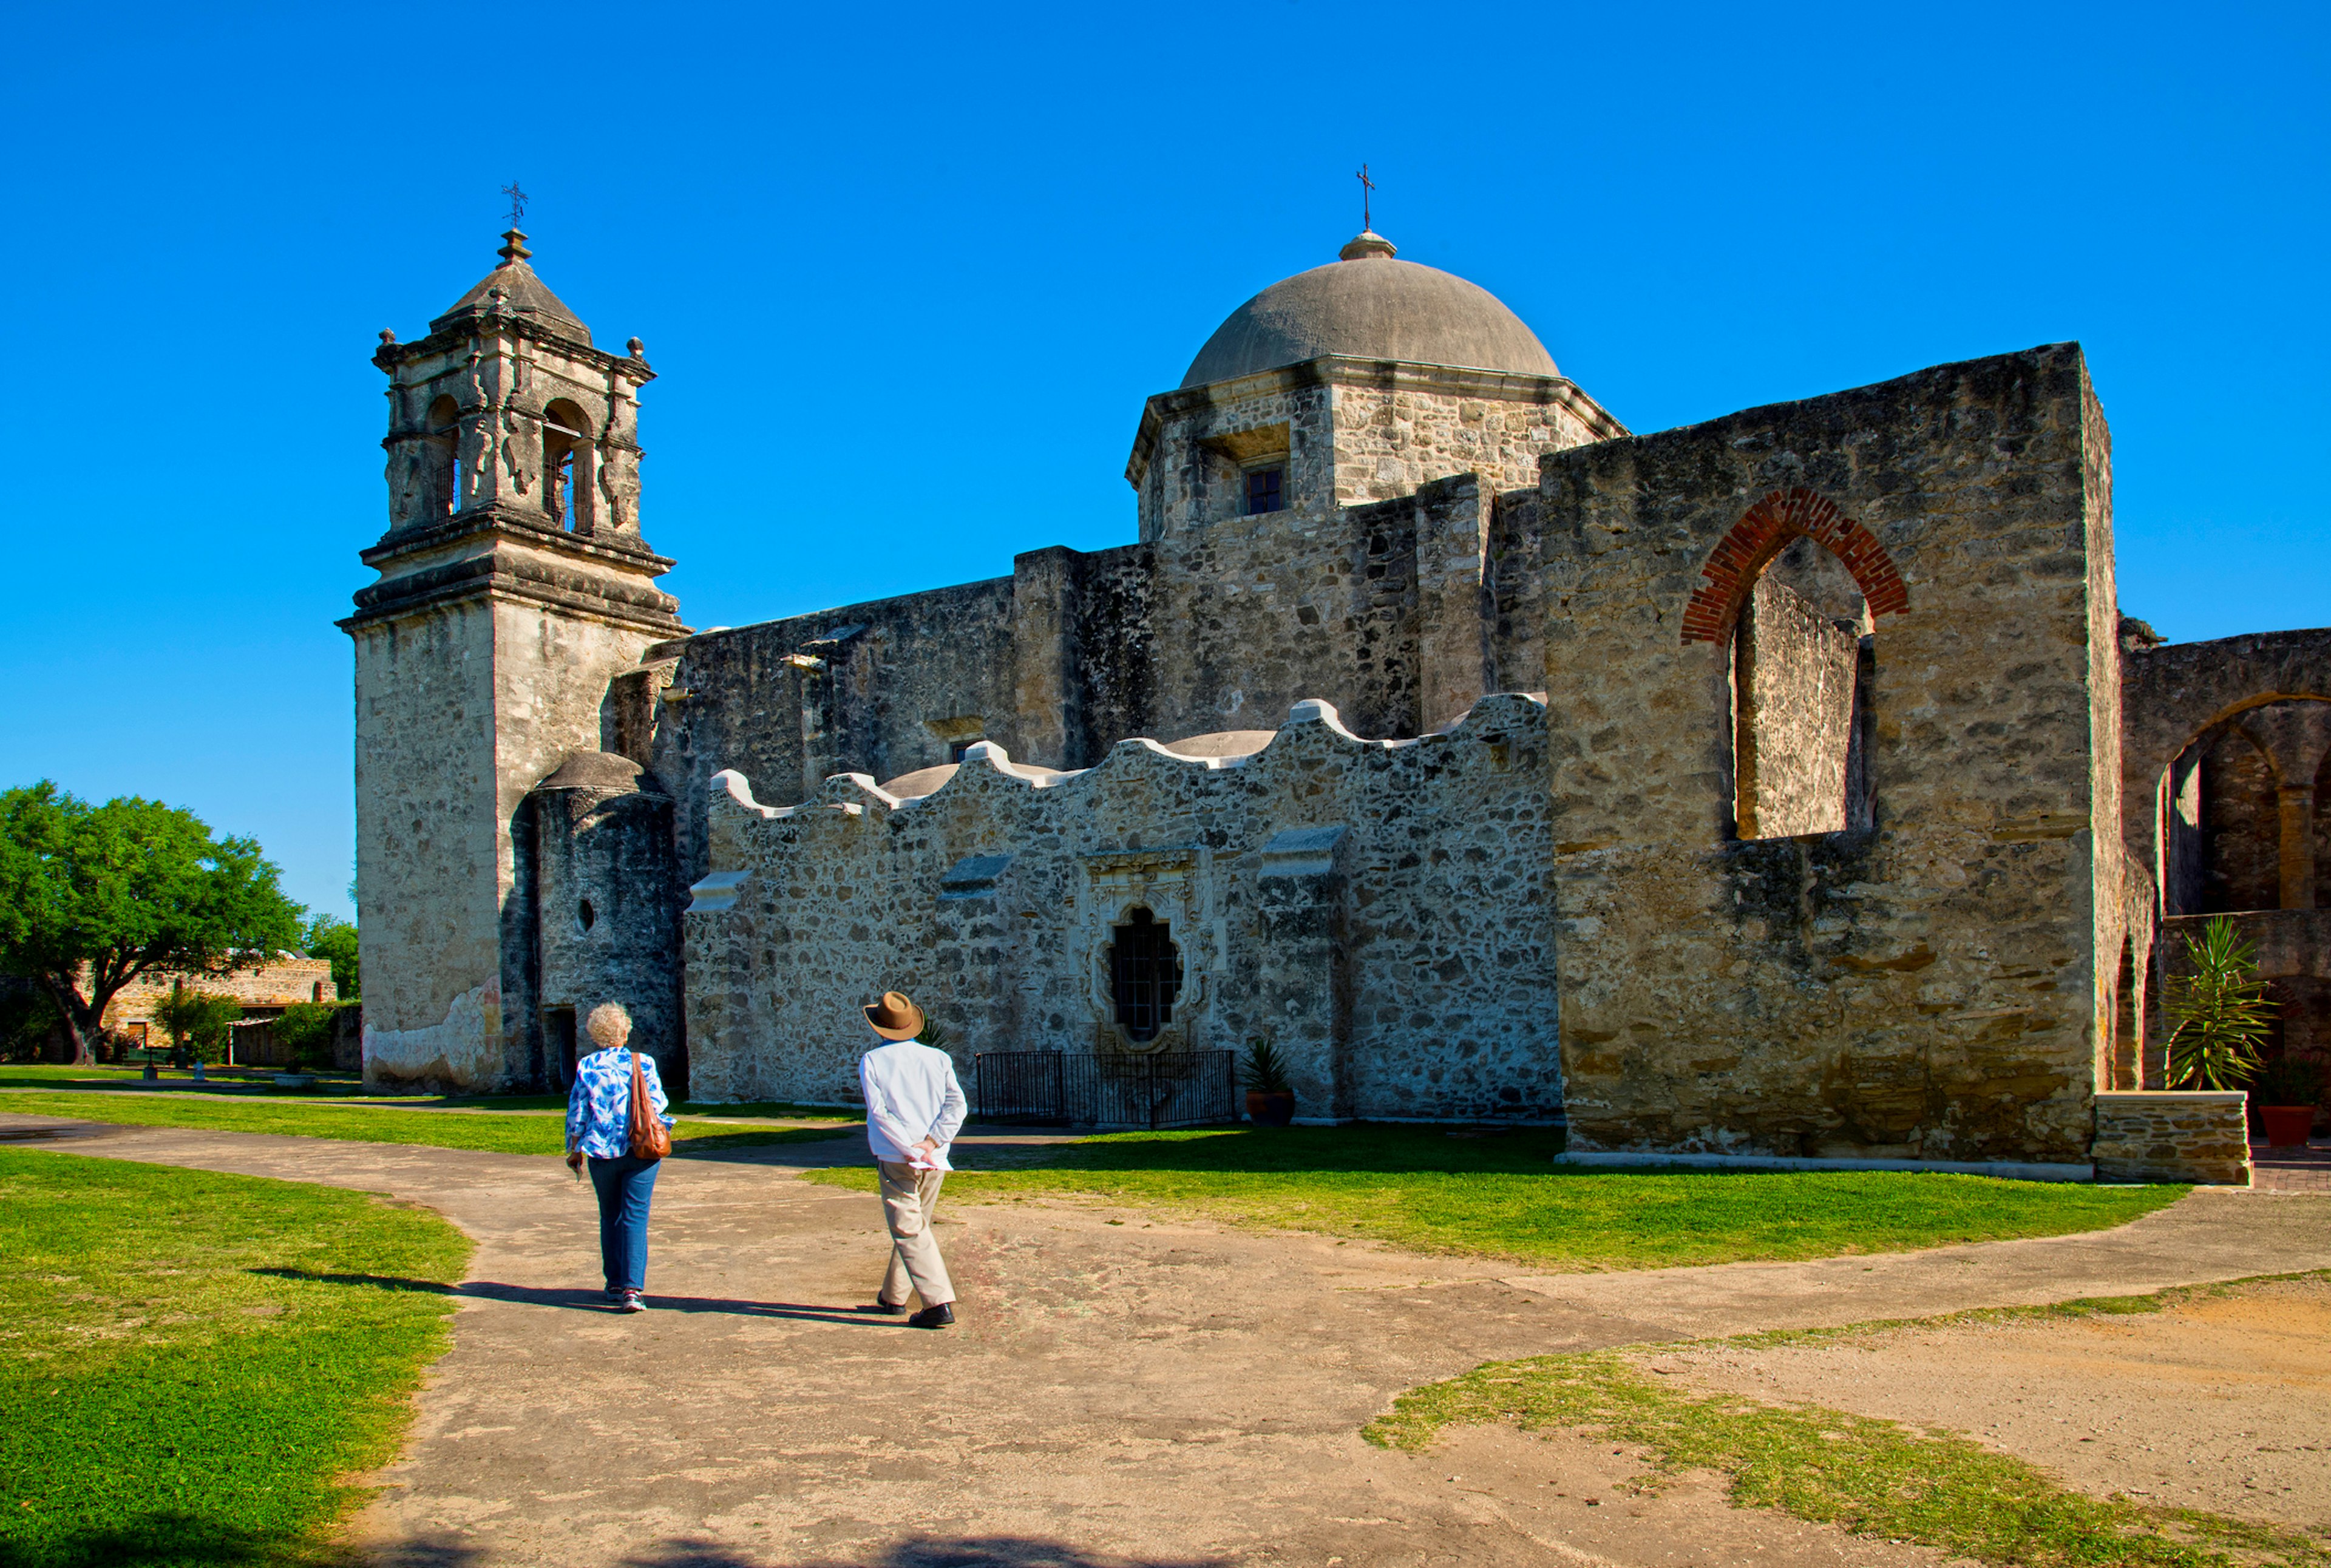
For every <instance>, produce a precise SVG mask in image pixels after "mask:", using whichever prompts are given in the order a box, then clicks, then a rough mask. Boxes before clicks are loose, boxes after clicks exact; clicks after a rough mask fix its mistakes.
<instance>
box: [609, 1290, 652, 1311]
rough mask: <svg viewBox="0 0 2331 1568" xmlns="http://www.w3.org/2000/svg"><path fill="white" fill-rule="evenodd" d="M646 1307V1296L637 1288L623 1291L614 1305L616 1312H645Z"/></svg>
mask: <svg viewBox="0 0 2331 1568" xmlns="http://www.w3.org/2000/svg"><path fill="white" fill-rule="evenodd" d="M647 1309H648V1304H647V1298H646V1297H645V1296H643V1295H642V1293H641V1292H639V1291H637V1290H626V1291H624V1292H623V1300H622V1302H620V1303H619V1304H618V1305H617V1306H616V1307H615V1310H616V1311H618V1312H645V1311H646V1310H647Z"/></svg>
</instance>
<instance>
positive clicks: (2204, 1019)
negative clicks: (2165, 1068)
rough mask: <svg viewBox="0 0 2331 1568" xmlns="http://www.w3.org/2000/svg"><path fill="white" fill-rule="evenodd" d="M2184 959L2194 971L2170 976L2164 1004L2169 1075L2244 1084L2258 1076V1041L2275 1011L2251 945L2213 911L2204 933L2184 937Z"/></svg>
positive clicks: (2202, 1083)
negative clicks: (2167, 1019)
mask: <svg viewBox="0 0 2331 1568" xmlns="http://www.w3.org/2000/svg"><path fill="white" fill-rule="evenodd" d="M2185 959H2186V962H2187V963H2189V964H2191V965H2193V973H2192V974H2175V975H2172V976H2170V980H2169V993H2168V995H2167V997H2166V998H2165V1000H2164V1003H2163V1006H2164V1009H2165V1011H2166V1012H2167V1013H2168V1014H2169V1016H2170V1017H2171V1018H2173V1019H2174V1020H2175V1021H2176V1027H2175V1028H2174V1029H2173V1030H2171V1031H2170V1033H2169V1081H2170V1082H2171V1083H2173V1084H2174V1085H2175V1086H2176V1087H2177V1088H2188V1089H2193V1088H2200V1089H2235V1088H2242V1087H2243V1086H2244V1085H2246V1084H2248V1083H2249V1082H2250V1079H2252V1078H2254V1077H2256V1076H2257V1075H2258V1070H2259V1065H2260V1064H2259V1045H2260V1042H2261V1041H2264V1040H2265V1039H2266V1037H2267V1028H2268V1025H2267V1020H2268V1019H2269V1017H2270V1016H2271V1015H2272V1014H2273V1012H2274V1003H2272V1002H2271V1001H2269V999H2268V997H2267V994H2266V982H2265V981H2263V980H2260V978H2259V972H2258V962H2257V960H2256V959H2255V958H2254V957H2252V956H2251V947H2250V943H2249V941H2247V940H2246V939H2245V938H2244V937H2243V936H2242V935H2241V932H2239V931H2238V930H2236V929H2235V928H2234V923H2233V921H2231V919H2229V918H2227V917H2225V916H2223V915H2218V916H2213V917H2212V918H2211V919H2210V920H2209V921H2208V922H2206V923H2205V924H2204V925H2203V927H2202V935H2201V936H2187V937H2186V938H2185Z"/></svg>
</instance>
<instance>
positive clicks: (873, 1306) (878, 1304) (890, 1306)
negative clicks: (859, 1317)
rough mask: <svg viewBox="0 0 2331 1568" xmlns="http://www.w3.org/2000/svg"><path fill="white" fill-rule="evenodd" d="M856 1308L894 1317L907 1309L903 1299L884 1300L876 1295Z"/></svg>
mask: <svg viewBox="0 0 2331 1568" xmlns="http://www.w3.org/2000/svg"><path fill="white" fill-rule="evenodd" d="M858 1310H859V1311H861V1312H879V1313H880V1314H881V1315H882V1316H885V1317H896V1316H899V1314H900V1313H901V1312H904V1311H906V1310H907V1304H906V1303H905V1302H903V1301H884V1300H882V1299H880V1297H877V1298H876V1299H874V1300H872V1301H870V1302H868V1303H867V1304H866V1305H865V1306H863V1307H860V1308H859V1309H858Z"/></svg>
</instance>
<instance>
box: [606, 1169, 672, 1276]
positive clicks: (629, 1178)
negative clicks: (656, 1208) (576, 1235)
mask: <svg viewBox="0 0 2331 1568" xmlns="http://www.w3.org/2000/svg"><path fill="white" fill-rule="evenodd" d="M662 1166H663V1162H662V1161H661V1160H642V1159H641V1158H640V1157H639V1156H638V1155H623V1156H622V1157H621V1158H620V1159H613V1160H603V1159H600V1158H598V1157H597V1156H596V1155H594V1156H593V1157H592V1160H591V1186H592V1189H593V1190H594V1191H595V1192H596V1193H598V1194H599V1265H600V1267H601V1269H604V1271H605V1273H606V1276H607V1288H608V1289H610V1290H644V1289H646V1288H647V1283H648V1200H649V1199H650V1198H651V1197H652V1196H654V1194H655V1179H656V1172H657V1171H658V1170H660V1169H661V1168H662Z"/></svg>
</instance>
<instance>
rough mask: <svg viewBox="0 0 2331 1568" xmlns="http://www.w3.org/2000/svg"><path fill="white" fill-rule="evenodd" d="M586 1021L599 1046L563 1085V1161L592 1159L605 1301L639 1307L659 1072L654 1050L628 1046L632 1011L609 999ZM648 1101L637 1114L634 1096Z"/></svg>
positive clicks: (665, 1127)
mask: <svg viewBox="0 0 2331 1568" xmlns="http://www.w3.org/2000/svg"><path fill="white" fill-rule="evenodd" d="M583 1029H584V1031H585V1033H587V1034H588V1035H589V1036H590V1037H591V1042H592V1043H593V1044H594V1045H596V1046H598V1047H599V1049H598V1050H595V1051H593V1052H592V1053H591V1054H590V1055H588V1056H586V1057H585V1058H584V1059H583V1060H580V1061H578V1062H576V1064H575V1082H574V1084H573V1085H572V1086H571V1087H570V1088H568V1089H567V1091H566V1164H567V1165H568V1167H569V1168H570V1169H572V1170H574V1171H576V1172H577V1173H579V1172H581V1170H582V1169H583V1162H584V1161H585V1160H586V1159H587V1160H589V1161H590V1162H591V1185H592V1187H593V1189H594V1190H595V1191H596V1192H597V1193H598V1194H599V1263H600V1266H601V1268H602V1269H603V1270H604V1273H605V1275H606V1281H607V1301H608V1303H609V1305H611V1306H612V1307H614V1308H615V1310H616V1311H618V1312H644V1311H646V1310H647V1301H646V1299H645V1297H643V1296H642V1292H643V1291H644V1290H645V1289H646V1288H647V1282H648V1200H649V1199H650V1198H651V1197H652V1196H653V1195H654V1193H655V1179H656V1171H657V1170H658V1169H659V1168H660V1164H661V1160H662V1158H663V1153H664V1151H665V1150H667V1149H669V1148H670V1147H671V1137H670V1132H669V1129H670V1128H671V1117H669V1116H667V1115H665V1114H664V1113H665V1111H666V1110H667V1108H668V1107H669V1106H670V1103H671V1102H670V1101H668V1100H667V1099H666V1098H664V1092H663V1079H661V1078H660V1077H658V1076H657V1074H656V1064H655V1058H653V1057H652V1056H650V1055H648V1054H647V1053H646V1052H645V1051H637V1050H625V1049H624V1044H625V1042H626V1041H629V1040H630V1039H631V1038H632V1015H631V1014H630V1013H628V1012H624V1011H623V1008H622V1006H620V1005H619V1004H618V1003H613V1002H607V1003H601V1004H600V1005H598V1006H597V1007H595V1008H593V1009H592V1010H591V1016H590V1017H589V1018H588V1019H586V1020H585V1021H584V1024H583ZM634 1097H637V1098H642V1099H644V1100H645V1101H646V1102H647V1104H646V1106H645V1107H644V1108H643V1112H642V1115H641V1116H639V1117H637V1118H636V1119H635V1118H634V1117H633V1103H632V1102H633V1098H634Z"/></svg>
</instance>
